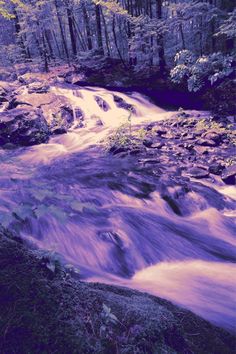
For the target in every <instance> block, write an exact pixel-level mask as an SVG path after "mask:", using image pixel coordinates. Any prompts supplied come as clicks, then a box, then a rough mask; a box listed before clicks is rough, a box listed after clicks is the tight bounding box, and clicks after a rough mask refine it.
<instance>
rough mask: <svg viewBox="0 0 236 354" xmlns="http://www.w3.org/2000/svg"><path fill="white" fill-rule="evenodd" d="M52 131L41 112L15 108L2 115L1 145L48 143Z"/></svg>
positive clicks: (0, 114) (0, 122)
mask: <svg viewBox="0 0 236 354" xmlns="http://www.w3.org/2000/svg"><path fill="white" fill-rule="evenodd" d="M49 135H50V131H49V129H48V125H47V122H46V120H45V118H44V117H43V115H42V113H41V111H40V110H38V109H36V110H34V109H31V108H14V109H12V110H9V111H6V112H1V113H0V145H1V146H3V145H5V144H8V143H11V144H14V145H17V146H30V145H35V144H40V143H45V142H47V141H48V139H49Z"/></svg>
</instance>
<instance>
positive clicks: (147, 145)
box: [143, 139, 153, 148]
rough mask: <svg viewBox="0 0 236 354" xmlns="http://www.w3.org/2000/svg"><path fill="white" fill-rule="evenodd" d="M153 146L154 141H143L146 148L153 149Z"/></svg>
mask: <svg viewBox="0 0 236 354" xmlns="http://www.w3.org/2000/svg"><path fill="white" fill-rule="evenodd" d="M152 144H153V141H152V140H151V139H145V140H144V141H143V145H144V146H146V147H148V148H149V147H151V146H152Z"/></svg>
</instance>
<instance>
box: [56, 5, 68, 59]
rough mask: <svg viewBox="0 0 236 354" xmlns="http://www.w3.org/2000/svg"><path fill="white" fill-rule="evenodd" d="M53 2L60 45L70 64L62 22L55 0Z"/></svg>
mask: <svg viewBox="0 0 236 354" xmlns="http://www.w3.org/2000/svg"><path fill="white" fill-rule="evenodd" d="M54 4H55V8H56V14H57V19H58V23H59V28H60V33H61V39H62V45H63V48H64V51H65V54H66V58H67V62H68V64H69V65H70V56H69V51H68V47H67V43H66V38H65V35H64V30H63V26H62V22H61V16H60V13H59V8H58V2H57V0H54Z"/></svg>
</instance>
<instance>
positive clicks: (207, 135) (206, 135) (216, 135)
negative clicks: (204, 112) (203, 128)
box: [202, 131, 224, 145]
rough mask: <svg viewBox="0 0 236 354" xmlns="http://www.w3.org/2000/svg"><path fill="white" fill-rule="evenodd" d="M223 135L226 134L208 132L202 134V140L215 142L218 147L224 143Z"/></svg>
mask: <svg viewBox="0 0 236 354" xmlns="http://www.w3.org/2000/svg"><path fill="white" fill-rule="evenodd" d="M223 135H224V134H222V133H221V132H216V131H207V132H205V133H203V134H202V138H203V139H206V140H207V141H209V140H211V141H214V142H215V143H216V144H217V145H218V144H220V142H221V141H222V137H223Z"/></svg>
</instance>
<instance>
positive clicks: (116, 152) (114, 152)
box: [110, 147, 128, 155]
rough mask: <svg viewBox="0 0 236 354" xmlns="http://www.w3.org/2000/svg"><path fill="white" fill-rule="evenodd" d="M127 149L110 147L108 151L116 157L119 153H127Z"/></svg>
mask: <svg viewBox="0 0 236 354" xmlns="http://www.w3.org/2000/svg"><path fill="white" fill-rule="evenodd" d="M127 151H128V149H127V148H126V147H112V148H111V149H110V152H111V153H112V154H113V155H117V154H120V153H121V152H127Z"/></svg>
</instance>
